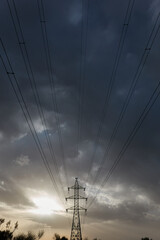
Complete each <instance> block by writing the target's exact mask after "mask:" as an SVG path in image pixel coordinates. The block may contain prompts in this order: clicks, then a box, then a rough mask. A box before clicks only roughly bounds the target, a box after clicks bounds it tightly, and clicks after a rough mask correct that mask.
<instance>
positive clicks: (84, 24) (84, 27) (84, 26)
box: [77, 0, 89, 152]
mask: <svg viewBox="0 0 160 240" xmlns="http://www.w3.org/2000/svg"><path fill="white" fill-rule="evenodd" d="M81 2H82V20H81V53H80V79H79V84H78V85H79V109H78V136H77V152H78V151H79V145H80V142H81V138H82V124H83V117H84V114H83V109H84V99H85V79H86V57H87V38H88V12H89V1H88V0H86V1H84V0H82V1H81Z"/></svg>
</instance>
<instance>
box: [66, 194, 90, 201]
mask: <svg viewBox="0 0 160 240" xmlns="http://www.w3.org/2000/svg"><path fill="white" fill-rule="evenodd" d="M68 199H77V197H75V196H74V195H73V196H69V197H66V201H67V200H68ZM78 199H84V200H86V201H87V198H86V197H83V196H80V195H79V196H78Z"/></svg>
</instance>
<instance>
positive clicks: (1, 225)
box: [0, 218, 152, 240]
mask: <svg viewBox="0 0 160 240" xmlns="http://www.w3.org/2000/svg"><path fill="white" fill-rule="evenodd" d="M17 229H18V222H16V223H15V224H14V225H12V224H11V221H8V222H6V221H5V219H3V218H0V240H40V239H41V238H42V237H43V235H44V231H43V230H40V231H39V232H38V233H37V234H34V233H32V232H30V231H29V232H28V233H26V234H24V233H20V234H18V235H17V236H14V234H15V231H16V230H17ZM53 240H68V238H66V237H65V236H63V237H60V235H59V234H57V233H55V234H54V237H53ZM84 240H88V238H84ZM93 240H100V239H97V238H94V239H93ZM141 240H152V239H149V238H148V237H144V238H141Z"/></svg>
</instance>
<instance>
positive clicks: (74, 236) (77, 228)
mask: <svg viewBox="0 0 160 240" xmlns="http://www.w3.org/2000/svg"><path fill="white" fill-rule="evenodd" d="M70 189H73V190H74V195H72V196H70V197H67V198H66V201H67V200H68V199H73V200H74V206H72V207H70V208H67V209H66V211H67V212H68V210H73V220H72V228H71V237H70V240H82V233H81V223H80V214H79V211H80V210H83V211H85V212H87V209H86V208H83V207H81V206H79V200H80V199H85V200H86V201H87V198H85V197H83V196H81V195H79V190H80V189H83V190H84V191H85V188H84V187H81V186H80V185H79V183H78V178H75V184H74V186H72V187H68V192H69V191H70Z"/></svg>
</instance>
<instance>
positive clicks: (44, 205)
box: [29, 196, 62, 215]
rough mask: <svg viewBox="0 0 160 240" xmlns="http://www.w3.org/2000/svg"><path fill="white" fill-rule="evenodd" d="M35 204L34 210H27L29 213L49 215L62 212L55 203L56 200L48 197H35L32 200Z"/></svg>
mask: <svg viewBox="0 0 160 240" xmlns="http://www.w3.org/2000/svg"><path fill="white" fill-rule="evenodd" d="M32 201H33V203H34V204H35V208H33V209H31V210H29V212H31V213H35V214H40V215H51V214H53V213H54V212H60V211H62V207H61V206H60V205H59V204H58V203H57V202H56V200H54V199H52V198H50V197H46V196H45V197H37V198H33V199H32Z"/></svg>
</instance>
